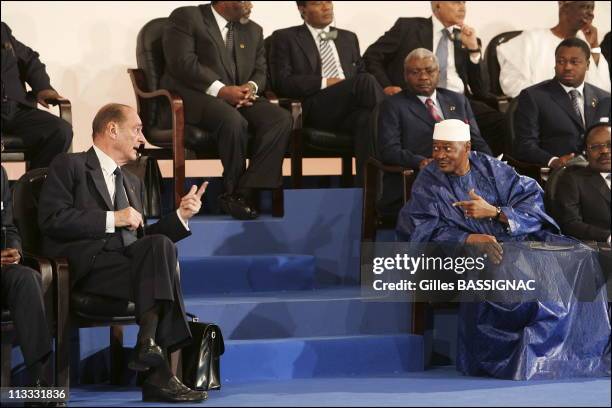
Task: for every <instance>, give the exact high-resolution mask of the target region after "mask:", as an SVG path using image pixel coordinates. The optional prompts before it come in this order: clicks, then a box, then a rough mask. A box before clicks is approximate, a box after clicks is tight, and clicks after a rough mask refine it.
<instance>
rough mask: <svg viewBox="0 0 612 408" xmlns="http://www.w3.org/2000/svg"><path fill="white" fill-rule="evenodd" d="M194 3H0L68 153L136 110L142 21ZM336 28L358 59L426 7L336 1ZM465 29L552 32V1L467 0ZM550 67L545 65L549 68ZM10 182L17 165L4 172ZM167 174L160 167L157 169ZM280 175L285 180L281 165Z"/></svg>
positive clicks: (274, 9)
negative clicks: (114, 117) (64, 113)
mask: <svg viewBox="0 0 612 408" xmlns="http://www.w3.org/2000/svg"><path fill="white" fill-rule="evenodd" d="M196 4H199V3H198V2H190V1H166V2H157V1H151V2H144V1H143V2H138V1H122V2H102V1H91V2H85V1H80V2H79V1H76V2H72V1H71V2H63V1H52V2H51V1H49V2H44V1H3V2H2V3H1V11H2V20H3V21H4V22H6V23H7V24H8V25H9V26H10V27H11V29H12V30H13V34H14V35H15V36H16V37H17V38H18V39H19V40H20V41H22V42H23V43H25V44H27V45H29V46H30V47H32V48H33V49H35V50H36V51H38V52H39V53H40V56H41V60H42V61H43V62H44V63H45V64H46V65H47V71H48V73H49V75H50V76H51V83H52V85H53V87H54V88H55V89H57V90H58V91H59V92H60V93H61V94H62V95H63V96H65V97H67V98H69V99H70V100H71V101H72V109H73V125H74V132H75V135H74V143H73V150H74V151H83V150H86V149H88V148H89V146H91V121H92V119H93V116H94V115H95V113H96V111H97V110H98V108H99V107H100V106H102V105H103V104H105V103H107V102H111V101H113V102H121V103H126V104H129V105H132V106H135V99H134V95H133V93H132V86H131V84H130V80H129V77H128V74H127V73H126V70H127V68H129V67H136V56H135V47H136V45H135V41H136V36H137V34H138V31H139V30H140V28H141V27H142V26H143V25H144V24H145V23H146V22H147V21H149V20H151V19H154V18H157V17H162V16H168V15H169V14H170V13H171V12H172V10H174V9H175V8H177V7H181V6H186V5H196ZM253 4H254V9H253V13H252V15H251V17H252V19H253V20H254V21H255V22H257V23H258V24H260V25H261V26H262V27H263V29H264V35H266V36H267V35H269V34H271V33H272V31H274V30H276V29H278V28H283V27H288V26H291V25H296V24H300V23H301V18H300V16H299V14H298V12H297V8H296V5H295V2H293V1H255V2H253ZM334 5H335V14H336V24H335V25H336V26H338V27H341V28H345V29H348V30H351V31H354V32H355V33H357V35H358V37H359V41H360V45H361V50H362V52H363V51H365V49H366V48H367V47H368V46H369V45H370V44H371V43H372V42H374V41H375V40H376V39H377V38H378V37H379V36H380V35H382V34H383V33H384V32H385V31H386V30H388V29H389V28H390V27H391V26H392V25H393V23H394V22H395V20H396V19H397V18H398V17H428V16H430V15H431V9H430V2H428V1H377V2H373V1H372V2H366V1H359V2H357V1H336V2H334ZM467 8H468V11H467V18H466V23H467V24H469V25H471V26H473V27H474V28H475V29H476V30H477V33H478V35H479V37H480V38H481V39H482V41H483V43H484V44H485V46H486V44H488V42H489V40H490V39H491V38H492V37H493V36H495V35H496V34H499V33H501V32H504V31H509V30H516V29H530V28H537V27H552V26H553V25H554V24H555V23H556V21H557V11H558V9H557V2H556V1H530V2H523V1H520V2H519V1H478V2H476V1H474V2H468V3H467ZM594 25H595V26H596V27H597V29H598V31H599V37H600V40H601V38H603V36H604V34H605V33H607V32H608V31H610V1H597V2H596V7H595V22H594ZM552 63H553V62H552V61H551V65H552ZM7 168H8V170H9V175H10V176H11V178H15V177H18V176H19V175H20V174H21V173H22V172H23V168H22V166H14V165H13V166H7ZM162 170H163V172H164V174H165V175H170V174H171V171H169V166H168V165H167V163H165V164H164V165H162ZM221 170H222V169H221V166H220V164H219V163H218V162H190V163H188V166H187V174H188V175H194V176H195V175H202V176H203V175H206V176H215V175H220V173H221ZM284 171H285V174H290V172H289V166H288V163H285V169H284ZM339 171H340V163H339V161H337V160H334V159H330V160H311V161H307V162H306V165H305V173H306V174H330V172H335V173H339Z"/></svg>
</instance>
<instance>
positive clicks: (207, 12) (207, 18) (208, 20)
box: [200, 4, 236, 78]
mask: <svg viewBox="0 0 612 408" xmlns="http://www.w3.org/2000/svg"><path fill="white" fill-rule="evenodd" d="M211 7H212V6H211V5H210V4H207V5H201V6H200V10H201V12H202V19H203V21H204V25H205V26H206V30H207V31H208V33H209V34H210V36H211V38H212V39H213V41H214V42H215V45H216V46H217V51H218V52H219V56H220V57H221V62H222V63H223V67H224V68H225V71H226V72H227V76H228V78H231V77H232V62H231V61H230V58H229V55H228V54H227V49H226V48H225V41H224V40H223V37H221V31H219V26H218V25H217V20H215V16H214V15H213V13H212V10H211ZM235 34H236V29H235V28H234V35H235ZM234 40H235V39H234Z"/></svg>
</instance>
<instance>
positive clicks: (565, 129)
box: [514, 38, 610, 169]
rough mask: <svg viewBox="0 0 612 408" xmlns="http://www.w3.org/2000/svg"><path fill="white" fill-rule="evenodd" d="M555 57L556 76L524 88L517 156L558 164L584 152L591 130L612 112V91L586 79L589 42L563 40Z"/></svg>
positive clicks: (545, 164)
mask: <svg viewBox="0 0 612 408" xmlns="http://www.w3.org/2000/svg"><path fill="white" fill-rule="evenodd" d="M555 59H556V62H555V77H554V78H553V79H551V80H548V81H544V82H541V83H539V84H537V85H533V86H531V87H529V88H527V89H524V90H523V91H522V92H521V94H520V95H519V102H518V107H517V110H516V113H515V120H514V130H515V139H514V154H515V156H516V158H517V159H519V160H522V161H525V162H528V163H535V164H538V165H540V166H543V167H550V168H553V169H555V168H558V167H561V166H563V165H565V164H566V163H567V162H568V161H569V160H571V159H572V158H574V157H575V155H576V154H580V152H582V148H583V146H584V131H585V129H588V128H589V126H591V125H593V124H594V123H597V122H598V121H599V119H600V118H601V117H609V116H610V94H609V93H608V92H606V91H604V90H603V89H599V88H597V87H595V86H593V85H591V84H588V83H586V82H584V77H585V75H586V72H587V70H588V68H589V59H590V49H589V46H588V44H587V43H586V42H584V41H582V40H580V39H578V38H568V39H566V40H563V41H562V42H561V43H560V44H559V46H558V47H557V49H556V50H555Z"/></svg>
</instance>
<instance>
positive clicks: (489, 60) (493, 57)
mask: <svg viewBox="0 0 612 408" xmlns="http://www.w3.org/2000/svg"><path fill="white" fill-rule="evenodd" d="M520 33H522V31H507V32H505V33H501V34H498V35H496V36H495V37H493V39H491V41H490V42H489V44H488V45H487V49H486V50H485V62H486V64H487V71H488V72H489V81H490V82H489V89H490V91H491V93H493V94H495V95H503V94H504V92H503V91H502V89H501V86H500V85H499V72H500V67H499V61H498V60H497V47H498V46H500V45H501V44H503V43H505V42H508V41H510V40H511V39H513V38H514V37H516V36H518V35H519V34H520Z"/></svg>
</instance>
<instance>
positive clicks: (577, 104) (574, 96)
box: [569, 89, 584, 125]
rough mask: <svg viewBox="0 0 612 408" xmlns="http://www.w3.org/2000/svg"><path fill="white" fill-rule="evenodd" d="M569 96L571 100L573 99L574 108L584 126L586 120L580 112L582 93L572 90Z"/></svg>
mask: <svg viewBox="0 0 612 408" xmlns="http://www.w3.org/2000/svg"><path fill="white" fill-rule="evenodd" d="M569 94H570V98H571V99H572V107H573V108H574V111H575V112H576V115H578V118H580V123H582V125H584V119H583V118H582V113H581V112H580V92H578V90H576V89H572V90H571V91H569Z"/></svg>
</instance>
